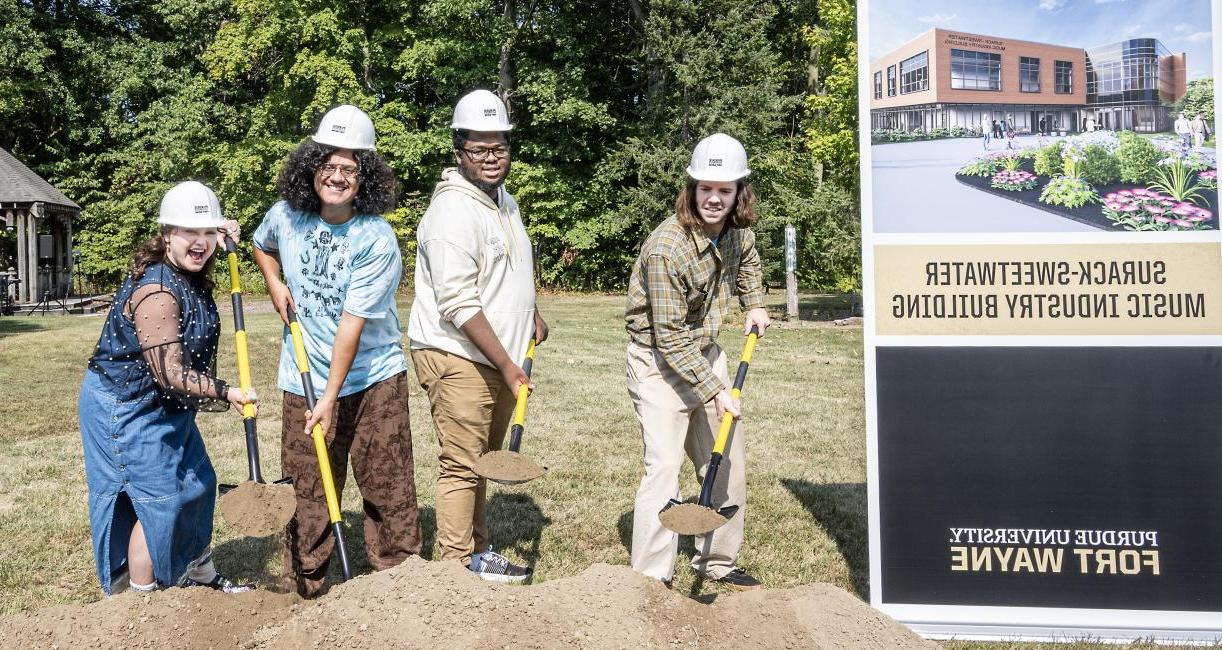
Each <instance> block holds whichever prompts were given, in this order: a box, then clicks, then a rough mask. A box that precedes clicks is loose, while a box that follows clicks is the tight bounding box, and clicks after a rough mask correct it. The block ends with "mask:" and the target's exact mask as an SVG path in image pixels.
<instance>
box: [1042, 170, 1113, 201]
mask: <svg viewBox="0 0 1222 650" xmlns="http://www.w3.org/2000/svg"><path fill="white" fill-rule="evenodd" d="M1040 201H1043V202H1044V203H1047V204H1048V205H1063V206H1065V207H1067V208H1078V207H1081V206H1084V205H1086V204H1087V203H1098V202H1099V194H1098V193H1097V192H1095V190H1094V188H1092V187H1091V186H1090V184H1089V183H1087V182H1086V181H1084V180H1082V179H1080V178H1071V177H1069V176H1057V177H1055V178H1053V179H1052V180H1050V181H1048V184H1047V185H1045V186H1044V191H1043V192H1040Z"/></svg>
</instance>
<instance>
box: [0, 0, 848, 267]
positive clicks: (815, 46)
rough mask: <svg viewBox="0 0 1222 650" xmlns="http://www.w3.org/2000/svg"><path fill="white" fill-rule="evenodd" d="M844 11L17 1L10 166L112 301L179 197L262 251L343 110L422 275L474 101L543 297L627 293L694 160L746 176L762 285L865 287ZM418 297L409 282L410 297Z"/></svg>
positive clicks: (775, 2)
mask: <svg viewBox="0 0 1222 650" xmlns="http://www.w3.org/2000/svg"><path fill="white" fill-rule="evenodd" d="M854 14H855V9H854V7H853V4H852V3H851V2H848V1H847V0H825V1H823V2H818V3H816V2H815V0H701V1H697V0H605V1H593V0H572V1H569V2H555V1H552V2H549V1H545V0H411V1H407V0H357V1H355V2H349V3H333V2H320V1H318V0H192V1H188V0H161V1H158V2H147V1H140V0H35V1H29V0H0V54H3V56H2V57H0V146H3V147H5V148H7V149H9V150H10V151H12V152H13V153H14V154H15V155H16V156H17V157H18V158H20V159H22V160H23V161H25V162H26V163H27V164H28V165H30V166H31V167H32V168H33V169H35V171H38V172H39V173H41V174H42V175H44V176H45V177H47V178H48V179H49V180H51V181H52V182H53V183H54V184H56V185H57V186H59V187H60V188H61V189H63V190H64V191H65V192H66V193H67V194H68V195H69V196H70V197H72V198H73V199H75V200H76V201H77V202H78V203H80V204H81V205H82V206H83V207H84V213H83V216H82V219H81V223H80V224H78V226H77V230H76V232H77V233H78V235H77V244H76V246H77V248H78V249H79V250H80V251H81V252H82V263H81V266H82V270H83V271H85V272H87V273H91V274H94V275H96V276H98V277H101V278H104V279H106V280H108V281H111V282H113V281H117V280H118V279H119V278H120V277H121V276H122V273H123V269H124V266H125V263H126V259H127V257H128V255H129V254H130V252H131V250H132V249H133V248H134V246H135V245H136V243H137V242H138V241H139V240H140V239H142V238H144V237H146V236H148V235H149V234H151V233H152V232H153V230H154V228H155V225H154V215H155V213H156V209H157V205H158V203H159V200H160V197H161V195H162V193H164V192H165V190H166V189H168V188H169V187H170V186H171V185H172V184H174V183H176V182H178V181H181V180H185V179H197V180H200V181H203V182H205V183H207V184H209V185H210V186H212V187H213V188H214V189H215V190H216V191H217V193H218V194H219V195H220V197H221V200H222V202H223V205H224V206H225V210H226V212H227V214H228V215H229V216H231V217H233V218H236V219H238V220H239V221H240V222H241V223H242V225H243V227H244V228H245V229H247V232H250V231H252V230H253V228H254V227H255V226H257V225H258V223H259V220H260V219H261V218H262V215H263V213H264V212H265V211H266V210H267V208H268V207H269V206H270V205H271V204H272V202H274V201H275V191H274V183H275V178H276V173H277V172H278V170H279V167H280V164H281V162H282V161H283V159H284V157H285V156H286V154H287V153H288V152H289V151H290V150H291V149H292V148H293V147H294V146H295V145H296V144H297V143H298V142H300V141H301V139H302V138H304V137H306V136H307V135H308V134H309V133H310V132H311V130H312V128H313V126H314V124H316V123H317V120H318V119H319V118H320V117H321V115H322V113H323V112H325V111H326V110H327V109H328V108H330V107H332V106H334V105H336V104H340V103H351V104H355V105H357V106H360V107H362V108H364V109H365V110H366V111H368V112H369V113H370V115H371V116H372V117H373V120H374V123H375V125H376V127H377V130H378V135H379V139H378V151H379V152H380V153H381V154H382V155H383V156H384V157H385V158H386V160H387V161H388V162H389V163H390V165H391V167H392V168H393V169H394V170H395V172H396V173H397V174H398V175H399V178H400V181H401V183H402V188H403V194H402V197H401V199H400V204H399V207H398V208H397V209H396V210H394V211H393V212H391V213H390V214H388V215H387V217H388V219H389V220H390V221H391V223H392V224H393V225H394V226H395V228H396V232H397V233H398V234H399V237H400V244H401V246H402V247H403V250H404V253H405V258H406V259H407V260H409V261H410V259H411V256H412V254H413V253H414V249H415V245H414V241H413V233H414V226H415V224H416V222H417V220H418V219H419V218H420V216H421V215H422V214H423V211H424V208H425V207H426V205H427V201H428V197H429V196H430V193H431V190H432V186H433V185H434V183H435V182H436V181H437V180H438V177H439V173H440V170H441V168H442V167H444V166H446V165H452V164H453V157H452V156H453V154H452V152H451V149H450V136H449V130H448V125H449V121H450V117H451V115H452V110H453V105H454V103H455V101H457V99H458V98H459V97H460V96H461V95H462V94H463V93H465V92H467V91H469V90H471V89H474V88H489V89H492V90H494V91H496V92H498V93H500V94H501V95H502V96H504V97H505V98H506V99H507V101H508V104H509V107H510V111H511V115H512V119H513V121H514V123H515V124H516V125H517V126H516V128H515V130H514V132H513V136H514V137H513V145H514V167H513V171H512V173H511V175H510V178H509V181H508V186H509V189H510V191H511V192H513V193H514V194H515V195H516V196H517V197H518V201H519V204H520V206H521V208H522V214H523V217H524V220H525V221H526V223H527V228H528V230H529V232H530V234H531V237H532V239H533V240H534V242H535V248H536V253H537V257H538V264H539V269H538V270H539V277H540V281H541V282H543V283H545V284H548V285H552V286H557V287H564V288H579V289H607V290H610V289H617V288H621V287H623V286H624V285H625V284H626V281H627V274H628V265H629V263H630V261H631V259H632V258H633V257H634V256H635V253H636V248H637V247H638V246H639V244H640V242H641V241H642V240H643V238H644V237H645V235H647V234H648V232H649V231H650V230H651V229H652V228H653V226H654V225H656V224H657V223H658V222H659V221H661V220H662V219H663V218H665V217H666V216H667V215H668V214H669V212H670V210H671V209H672V206H673V203H674V200H675V197H676V196H677V194H678V191H679V189H680V188H681V185H682V183H683V179H684V174H683V169H684V167H685V165H686V162H687V157H688V155H689V154H690V151H691V148H692V147H693V146H694V145H695V143H696V142H697V141H698V140H699V139H700V138H702V137H704V136H706V135H708V134H710V133H713V132H715V131H723V132H725V133H728V134H730V135H732V136H734V137H736V138H739V139H740V140H741V141H742V142H743V143H744V145H745V146H746V148H747V151H748V153H749V154H750V157H751V165H752V169H753V170H754V173H753V175H752V177H751V181H752V183H753V184H754V185H755V187H756V189H757V192H758V194H759V196H760V200H761V202H760V206H759V210H758V212H759V214H760V215H761V218H760V222H759V223H758V224H757V226H756V230H757V233H758V234H759V241H760V245H761V247H762V248H763V249H764V250H763V251H762V252H763V256H764V259H765V261H766V264H767V267H766V271H767V272H768V274H769V278H770V280H771V281H772V282H773V283H778V282H779V281H780V277H781V270H780V268H781V259H782V255H781V244H782V228H783V226H784V225H785V224H786V223H793V224H795V225H796V226H797V227H798V229H799V232H800V241H801V250H800V256H799V269H800V273H801V278H802V280H803V281H804V283H806V284H807V285H809V286H812V287H819V288H838V289H852V288H855V287H856V286H857V285H858V283H859V277H860V272H859V269H858V265H859V262H858V260H859V257H858V252H857V250H858V237H859V226H858V222H857V207H856V205H857V203H856V197H857V192H858V189H857V158H856V138H857V136H856V129H857V124H856V76H855V75H856V34H855V24H854V21H855V15H854ZM409 276H410V274H409Z"/></svg>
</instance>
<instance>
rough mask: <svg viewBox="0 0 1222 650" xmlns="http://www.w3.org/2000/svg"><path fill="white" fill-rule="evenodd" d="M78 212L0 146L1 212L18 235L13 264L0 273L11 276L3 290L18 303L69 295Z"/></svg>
mask: <svg viewBox="0 0 1222 650" xmlns="http://www.w3.org/2000/svg"><path fill="white" fill-rule="evenodd" d="M80 214H81V206H79V205H77V204H76V203H74V202H73V201H72V200H71V199H69V198H68V197H66V196H64V194H63V192H60V191H59V190H58V189H56V188H55V186H53V185H51V184H50V183H48V182H47V181H46V180H44V179H43V178H42V177H41V176H39V175H38V174H35V173H34V172H33V171H32V170H31V169H30V168H29V167H26V166H25V165H23V164H22V163H21V161H19V160H17V159H16V158H14V157H13V155H12V154H10V153H9V152H8V151H5V150H4V149H3V148H0V217H3V219H4V227H5V228H6V229H7V230H8V231H9V232H10V233H15V234H16V236H17V251H16V262H17V264H16V266H15V267H14V266H11V265H10V266H9V268H7V269H4V268H0V278H3V277H7V278H10V283H9V284H10V285H11V286H9V287H7V290H8V292H9V294H10V295H11V296H12V297H13V298H15V299H16V300H17V302H18V303H36V302H38V301H40V300H42V299H43V297H44V296H49V297H51V298H58V299H63V298H65V297H66V296H67V295H68V293H69V291H70V290H71V288H72V286H71V285H72V262H73V259H72V221H73V220H74V219H76V218H77V217H79V216H80ZM14 275H15V280H16V282H11V279H14V278H13V276H14ZM4 288H5V287H0V289H4Z"/></svg>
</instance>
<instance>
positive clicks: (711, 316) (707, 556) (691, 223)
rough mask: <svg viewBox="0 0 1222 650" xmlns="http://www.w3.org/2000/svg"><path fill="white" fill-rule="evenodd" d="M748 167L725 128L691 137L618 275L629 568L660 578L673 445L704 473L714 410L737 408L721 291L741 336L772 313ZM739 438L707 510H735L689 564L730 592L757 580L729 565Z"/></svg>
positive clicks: (679, 457) (665, 564)
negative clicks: (632, 444)
mask: <svg viewBox="0 0 1222 650" xmlns="http://www.w3.org/2000/svg"><path fill="white" fill-rule="evenodd" d="M750 173H751V170H750V169H749V168H748V167H747V152H746V150H745V149H744V148H743V146H742V144H741V143H739V142H738V140H735V139H734V138H732V137H730V136H728V135H726V134H724V133H714V134H713V135H711V136H709V137H707V138H705V139H703V140H701V141H700V142H699V143H698V144H697V145H696V148H695V149H694V150H693V151H692V159H691V164H690V165H688V168H687V174H688V177H689V178H688V179H687V184H686V185H685V186H684V188H683V190H682V191H681V192H680V193H679V198H678V200H677V201H676V202H675V213H674V214H673V215H671V216H670V217H669V218H668V219H666V220H664V221H663V222H662V223H661V224H659V225H658V227H657V228H654V230H653V232H652V233H650V235H649V238H648V239H646V240H645V243H644V244H643V245H642V246H641V252H640V255H639V256H638V257H637V260H636V263H635V264H633V266H632V276H631V279H630V280H629V281H628V306H627V309H626V310H625V321H626V329H627V330H628V338H629V342H628V350H627V356H628V360H627V374H628V394H629V396H630V397H631V398H632V407H633V410H634V411H635V412H636V417H637V421H638V423H639V424H640V428H641V440H642V443H643V445H644V457H645V475H644V476H643V477H642V478H641V485H640V487H639V488H638V489H637V493H636V506H635V509H634V512H633V518H632V558H631V560H632V568H633V569H635V570H637V571H639V572H641V573H643V574H645V575H647V576H650V577H653V578H657V579H659V580H661V581H663V582H664V583H666V584H667V585H669V584H670V581H671V578H672V576H673V575H674V570H675V568H674V564H675V555H676V553H677V551H678V545H679V538H678V535H676V534H675V533H673V532H671V531H670V530H667V529H666V528H665V527H663V526H662V522H661V521H660V520H659V518H658V512H659V511H661V510H662V507H663V506H665V505H666V504H667V502H668V501H669V500H670V499H676V498H678V497H679V470H680V468H681V467H682V465H683V456H684V452H685V451H686V453H687V456H688V457H689V458H691V460H692V463H693V465H695V467H696V479H697V481H698V482H700V481H703V479H704V472H705V470H706V469H707V467H708V464H709V457H710V454H711V452H712V450H713V442H714V437H715V436H716V433H717V429H718V422H719V420H721V416H722V414H723V413H726V412H729V413H731V414H733V416H734V417H735V418H738V417H739V415H740V413H739V403H738V400H737V399H735V398H734V397H732V396H731V393H730V380H729V376H728V375H727V374H726V355H725V352H723V351H722V350H721V347H720V346H718V345H717V335H718V333H719V332H720V330H721V326H722V323H723V322H724V320H725V317H726V315H727V314H729V311H730V305H731V300H732V298H734V297H735V296H737V298H738V302H739V305H740V306H741V307H742V308H743V310H744V311H746V312H747V313H746V323H745V324H744V325H743V334H744V335H746V334H747V333H748V332H750V331H751V328H753V327H758V328H759V333H760V335H761V336H763V333H764V330H765V329H767V328H768V326H769V325H770V324H771V322H772V321H771V320H770V319H769V317H768V312H767V310H765V309H764V303H763V280H762V278H763V273H762V271H761V267H760V256H759V251H758V249H756V247H755V233H754V232H753V231H752V230H751V225H752V224H753V223H754V222H755V210H754V207H755V190H754V189H752V187H751V184H750V183H749V182H747V180H746V177H747V175H749V174H750ZM742 438H743V429H742V427H741V426H739V427H737V428H736V430H735V432H734V435H733V436H732V438H731V440H730V441H729V443H728V444H727V451H726V455H725V457H724V458H723V459H722V461H721V463H722V464H721V471H720V472H718V474H717V479H716V481H715V483H714V485H713V500H714V502H715V505H716V507H721V506H725V505H737V506H739V508H738V511H737V512H736V513H735V514H734V516H733V517H731V518H730V520H729V522H727V523H726V524H725V525H723V526H722V527H720V528H718V529H717V530H715V531H713V532H710V533H707V534H705V535H700V536H697V537H696V540H695V543H696V552H695V554H694V555H693V556H692V561H691V567H692V569H693V570H694V571H696V573H698V574H700V575H702V576H704V577H706V578H708V579H710V580H714V581H716V582H718V583H721V584H723V585H725V586H727V587H729V588H731V589H758V588H759V587H760V582H759V581H758V580H756V579H755V578H754V577H753V576H751V575H750V574H748V573H746V572H745V571H743V570H742V569H741V568H739V567H738V566H737V565H736V564H735V562H736V561H737V559H738V552H739V549H740V548H741V547H742V542H743V521H744V516H745V514H746V510H747V504H746V499H747V481H746V459H747V456H746V444H745V442H744V441H743V440H742Z"/></svg>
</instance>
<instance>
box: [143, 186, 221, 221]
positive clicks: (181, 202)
mask: <svg viewBox="0 0 1222 650" xmlns="http://www.w3.org/2000/svg"><path fill="white" fill-rule="evenodd" d="M157 223H159V224H162V225H165V226H178V227H179V228H220V227H221V226H222V225H224V223H225V218H224V217H223V216H221V202H220V201H219V200H218V199H217V198H216V193H215V192H213V191H212V190H210V189H208V186H207V185H204V184H203V183H200V182H197V181H186V182H183V183H179V184H178V185H175V186H174V187H171V188H170V191H169V192H166V193H165V196H164V197H162V199H161V211H160V213H159V214H158V215H157Z"/></svg>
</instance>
